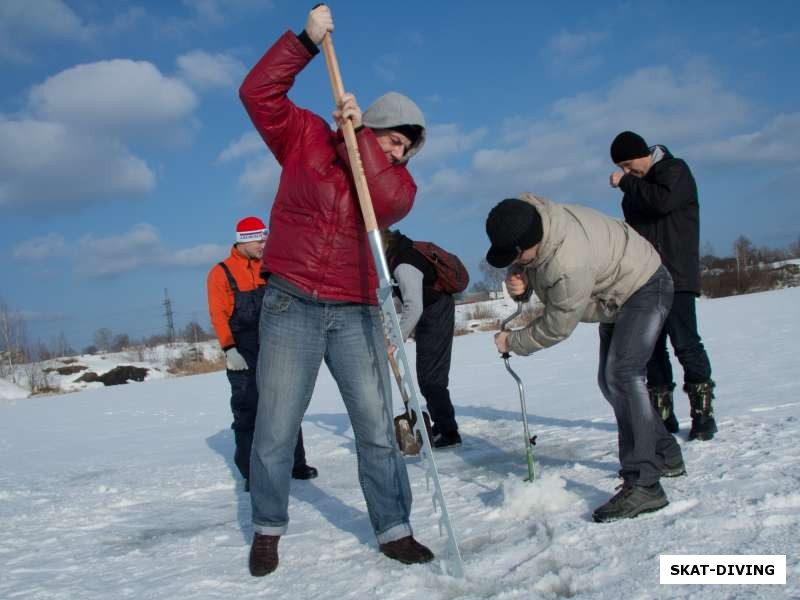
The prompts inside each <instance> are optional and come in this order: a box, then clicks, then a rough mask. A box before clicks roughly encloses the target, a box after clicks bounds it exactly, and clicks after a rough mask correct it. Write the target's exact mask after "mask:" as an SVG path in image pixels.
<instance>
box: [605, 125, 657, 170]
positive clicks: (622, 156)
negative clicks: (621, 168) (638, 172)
mask: <svg viewBox="0 0 800 600" xmlns="http://www.w3.org/2000/svg"><path fill="white" fill-rule="evenodd" d="M649 155H650V148H649V147H648V145H647V142H645V141H644V138H643V137H642V136H640V135H639V134H638V133H633V132H632V131H623V132H622V133H620V134H619V135H618V136H617V137H615V138H614V141H613V142H611V160H612V161H613V162H614V164H617V165H618V164H619V163H621V162H622V161H625V160H633V159H634V158H643V157H645V156H649Z"/></svg>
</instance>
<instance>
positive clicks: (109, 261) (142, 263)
mask: <svg viewBox="0 0 800 600" xmlns="http://www.w3.org/2000/svg"><path fill="white" fill-rule="evenodd" d="M228 250H229V248H228V246H221V245H218V244H199V245H197V246H193V247H189V248H180V249H177V250H173V249H170V248H168V247H167V246H166V245H165V244H164V242H163V241H162V240H161V236H160V234H159V232H158V230H157V229H156V228H155V227H154V226H153V225H151V224H149V223H139V224H137V225H134V226H133V227H131V229H130V230H129V231H127V232H125V233H122V234H120V235H112V236H105V237H98V236H95V235H87V236H84V237H82V238H80V239H78V240H76V241H73V242H67V241H65V240H64V238H63V237H62V236H60V235H57V234H49V235H46V236H41V237H37V238H32V239H30V240H27V241H24V242H21V243H19V244H17V245H16V246H15V247H14V250H13V257H14V258H15V259H16V260H20V261H23V260H27V261H35V260H47V259H53V258H63V259H66V260H67V261H68V262H69V263H71V264H72V266H73V268H74V269H75V271H76V272H77V273H79V274H81V275H83V276H86V277H92V278H94V277H111V276H114V275H120V274H122V273H127V272H130V271H135V270H137V269H142V268H153V267H157V268H194V267H206V266H208V265H209V264H210V263H213V262H215V261H217V260H219V258H220V257H221V256H225V255H226V254H227V253H228Z"/></svg>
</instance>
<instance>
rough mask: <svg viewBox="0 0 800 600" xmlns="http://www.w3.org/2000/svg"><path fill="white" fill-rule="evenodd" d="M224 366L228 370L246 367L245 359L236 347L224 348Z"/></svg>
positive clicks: (242, 369)
mask: <svg viewBox="0 0 800 600" xmlns="http://www.w3.org/2000/svg"><path fill="white" fill-rule="evenodd" d="M225 366H226V367H227V368H228V370H229V371H244V370H246V369H247V361H246V360H245V359H244V357H243V356H242V355H241V354H239V351H238V350H237V349H236V347H233V348H229V349H228V350H225Z"/></svg>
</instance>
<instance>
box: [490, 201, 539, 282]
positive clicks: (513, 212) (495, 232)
mask: <svg viewBox="0 0 800 600" xmlns="http://www.w3.org/2000/svg"><path fill="white" fill-rule="evenodd" d="M486 235H488V236H489V241H490V242H491V243H492V247H491V248H489V252H487V253H486V261H487V262H488V263H489V264H490V265H492V266H493V267H496V268H498V269H502V268H504V267H507V266H508V265H510V264H511V263H512V262H514V259H515V258H517V256H519V253H520V252H522V251H524V250H527V249H528V248H533V247H534V246H535V245H536V244H538V243H539V242H540V241H542V217H541V216H540V215H539V211H537V210H536V208H535V207H534V206H533V205H532V204H530V203H528V202H525V201H524V200H520V199H519V198H506V199H505V200H503V201H502V202H500V203H499V204H498V205H497V206H495V207H494V208H493V209H492V210H491V211H490V212H489V216H488V217H487V218H486Z"/></svg>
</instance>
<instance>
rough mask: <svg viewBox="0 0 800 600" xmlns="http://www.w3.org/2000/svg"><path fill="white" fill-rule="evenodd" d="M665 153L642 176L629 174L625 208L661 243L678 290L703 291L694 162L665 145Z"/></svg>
mask: <svg viewBox="0 0 800 600" xmlns="http://www.w3.org/2000/svg"><path fill="white" fill-rule="evenodd" d="M661 149H662V150H663V151H664V157H663V158H662V159H661V160H660V161H658V162H657V163H656V164H654V165H653V166H652V167H650V170H649V171H648V172H647V175H645V176H644V177H642V178H639V177H636V176H634V175H625V176H624V177H623V178H622V179H620V182H619V187H620V189H621V190H622V191H623V192H625V195H624V196H623V198H622V212H623V213H624V214H625V221H627V222H628V223H629V224H630V225H631V226H632V227H633V228H634V229H635V230H636V231H637V232H638V233H640V234H641V235H642V236H643V237H644V238H646V239H647V240H648V241H649V242H650V243H651V244H653V246H655V248H656V250H657V251H658V253H659V255H660V256H661V261H662V262H663V263H664V265H665V266H666V267H667V269H669V272H670V274H671V275H672V279H673V280H674V282H675V291H676V292H694V293H695V294H697V295H699V294H700V215H699V212H700V206H699V204H698V202H697V184H696V183H695V181H694V177H693V176H692V172H691V171H690V170H689V166H688V165H687V164H686V163H685V162H684V161H683V160H681V159H680V158H675V157H673V156H672V154H670V152H669V150H667V149H666V148H665V147H664V146H661Z"/></svg>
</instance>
